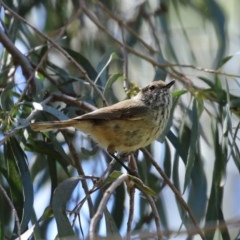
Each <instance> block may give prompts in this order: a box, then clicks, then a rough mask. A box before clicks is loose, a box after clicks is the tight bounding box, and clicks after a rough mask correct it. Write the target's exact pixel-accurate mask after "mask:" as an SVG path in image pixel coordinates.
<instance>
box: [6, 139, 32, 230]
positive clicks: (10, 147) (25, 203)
mask: <svg viewBox="0 0 240 240" xmlns="http://www.w3.org/2000/svg"><path fill="white" fill-rule="evenodd" d="M4 155H5V158H6V160H7V163H8V172H9V183H10V186H11V194H12V199H13V203H14V205H15V206H16V209H17V212H18V216H19V218H20V219H21V228H22V230H25V229H26V228H27V226H28V223H29V221H30V219H31V216H32V213H33V185H32V180H31V176H30V172H29V169H28V165H27V157H26V155H25V153H24V151H23V150H22V148H21V147H20V146H19V142H18V141H17V139H16V138H14V137H12V138H10V139H9V140H8V141H7V143H6V144H5V145H4ZM15 231H17V229H15Z"/></svg>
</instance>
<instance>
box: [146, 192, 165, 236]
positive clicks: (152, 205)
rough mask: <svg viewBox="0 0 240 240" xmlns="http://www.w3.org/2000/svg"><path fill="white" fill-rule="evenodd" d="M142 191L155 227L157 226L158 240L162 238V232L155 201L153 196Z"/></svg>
mask: <svg viewBox="0 0 240 240" xmlns="http://www.w3.org/2000/svg"><path fill="white" fill-rule="evenodd" d="M142 193H143V194H144V196H145V197H146V198H147V200H148V202H149V204H150V206H151V208H152V214H153V216H154V219H155V224H156V227H157V236H158V240H161V239H162V238H163V234H162V231H161V219H160V216H159V213H158V209H157V206H156V203H155V201H154V199H153V197H151V196H149V195H147V194H145V193H144V192H142Z"/></svg>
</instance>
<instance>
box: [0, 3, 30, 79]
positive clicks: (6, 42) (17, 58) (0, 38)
mask: <svg viewBox="0 0 240 240" xmlns="http://www.w3.org/2000/svg"><path fill="white" fill-rule="evenodd" d="M2 4H3V5H4V3H2ZM0 42H1V43H2V44H3V46H4V47H5V48H6V50H7V51H8V52H9V53H10V54H11V55H12V58H13V62H14V63H17V64H19V65H20V66H21V67H22V71H23V75H24V76H25V77H26V79H32V78H33V77H34V69H33V67H32V65H31V63H30V61H29V60H28V58H27V57H26V56H24V55H23V54H22V53H21V52H20V51H19V50H18V49H17V48H16V46H15V45H14V44H13V43H12V41H11V39H9V37H8V36H7V35H6V34H5V33H4V32H3V31H2V30H0Z"/></svg>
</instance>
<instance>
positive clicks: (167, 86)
mask: <svg viewBox="0 0 240 240" xmlns="http://www.w3.org/2000/svg"><path fill="white" fill-rule="evenodd" d="M174 83H175V81H174V80H172V81H171V82H170V83H167V84H166V85H165V88H170V87H171V86H172V85H173V84H174Z"/></svg>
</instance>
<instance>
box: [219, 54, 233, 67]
mask: <svg viewBox="0 0 240 240" xmlns="http://www.w3.org/2000/svg"><path fill="white" fill-rule="evenodd" d="M232 57H233V56H226V57H224V58H223V59H222V60H221V61H220V62H219V66H218V67H219V68H221V67H222V66H223V65H224V64H225V63H227V62H228V61H229V60H230V59H231V58H232Z"/></svg>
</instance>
